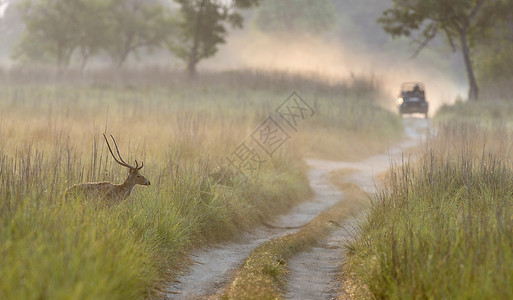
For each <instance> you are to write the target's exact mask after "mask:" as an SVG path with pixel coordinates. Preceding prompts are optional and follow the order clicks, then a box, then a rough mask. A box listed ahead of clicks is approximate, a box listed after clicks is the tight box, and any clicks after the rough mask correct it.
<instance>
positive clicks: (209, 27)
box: [171, 0, 259, 77]
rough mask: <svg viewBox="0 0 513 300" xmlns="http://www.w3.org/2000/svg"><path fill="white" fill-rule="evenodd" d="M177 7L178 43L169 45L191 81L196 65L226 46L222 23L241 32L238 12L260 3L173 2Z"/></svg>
mask: <svg viewBox="0 0 513 300" xmlns="http://www.w3.org/2000/svg"><path fill="white" fill-rule="evenodd" d="M175 2H177V3H178V4H180V7H181V8H180V12H181V18H180V21H179V23H178V28H179V31H180V34H179V41H178V42H176V43H172V44H171V50H172V51H173V52H174V53H175V55H176V56H178V57H179V58H180V59H182V60H184V61H185V62H186V64H187V71H188V74H189V76H190V77H194V76H195V75H196V65H197V64H198V63H199V62H200V61H201V60H202V59H205V58H208V57H211V56H212V55H214V54H215V53H216V52H217V47H218V45H219V44H222V43H224V42H225V40H224V38H225V36H226V34H227V32H226V28H225V23H226V22H228V23H229V24H231V25H232V26H233V27H234V28H242V24H243V18H242V15H241V14H240V13H239V12H238V11H237V9H241V8H250V7H252V6H254V5H257V4H258V2H259V0H234V1H224V2H223V1H216V0H175Z"/></svg>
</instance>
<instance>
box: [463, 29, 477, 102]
mask: <svg viewBox="0 0 513 300" xmlns="http://www.w3.org/2000/svg"><path fill="white" fill-rule="evenodd" d="M460 39H461V51H462V52H463V60H464V62H465V69H466V70H467V78H468V84H469V90H468V100H470V101H477V99H478V94H479V89H478V87H477V82H476V77H475V75H474V69H473V68H472V61H471V60H470V48H469V46H468V41H467V30H462V31H460Z"/></svg>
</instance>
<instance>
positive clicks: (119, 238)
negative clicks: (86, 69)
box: [0, 70, 402, 299]
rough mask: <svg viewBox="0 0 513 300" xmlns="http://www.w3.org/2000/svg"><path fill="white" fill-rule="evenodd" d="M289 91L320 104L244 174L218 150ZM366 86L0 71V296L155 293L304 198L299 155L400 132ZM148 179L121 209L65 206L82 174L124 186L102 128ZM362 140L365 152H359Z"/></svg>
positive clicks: (374, 142)
mask: <svg viewBox="0 0 513 300" xmlns="http://www.w3.org/2000/svg"><path fill="white" fill-rule="evenodd" d="M293 90H296V91H297V92H299V93H300V94H301V95H302V97H303V98H304V99H305V100H307V101H309V102H310V103H311V105H312V107H313V108H314V109H315V111H316V113H315V117H313V118H311V119H307V120H304V122H303V123H302V124H301V126H300V127H299V128H298V132H297V133H294V134H293V135H292V137H291V139H290V140H289V141H288V142H287V143H285V144H284V145H283V146H282V147H281V148H280V149H279V150H278V151H277V152H276V153H274V154H273V156H272V157H270V158H268V159H267V161H266V163H264V164H262V166H261V168H260V172H259V173H258V175H257V176H256V177H254V178H252V180H250V181H246V180H243V178H241V177H240V176H237V174H235V173H234V172H233V170H231V169H230V168H227V167H226V157H227V156H228V155H229V154H230V153H232V152H233V151H234V150H235V149H236V147H237V146H238V145H240V143H241V142H243V141H245V140H247V139H248V137H249V136H250V134H251V133H252V132H253V131H254V130H255V129H256V128H257V127H258V126H259V125H260V124H261V123H262V122H263V121H264V120H265V119H266V118H267V117H268V116H269V115H270V114H271V112H272V111H273V110H274V109H275V108H276V107H278V106H279V105H280V104H281V103H282V102H283V101H284V100H285V99H287V97H288V96H289V95H290V93H291V92H292V91H293ZM379 95H380V91H379V89H378V87H377V86H376V85H375V83H373V82H368V81H365V80H359V81H356V80H355V81H353V82H349V83H339V84H334V83H330V84H328V83H326V82H325V81H322V80H317V79H315V78H314V77H313V76H312V77H308V76H306V77H305V76H299V75H294V74H285V73H275V72H267V73H265V72H264V73H263V72H256V71H243V72H224V73H215V74H214V73H212V74H205V75H204V76H203V77H202V79H201V80H199V81H198V82H196V83H193V84H190V83H187V82H186V81H184V80H183V78H181V77H180V76H178V75H176V74H172V73H165V72H163V71H162V72H160V71H158V70H149V71H148V70H134V71H131V72H125V73H115V74H113V73H110V72H108V71H102V72H97V73H90V74H86V75H82V74H74V73H72V72H70V73H69V74H60V75H59V76H50V75H48V74H47V75H46V76H45V74H44V72H41V73H38V72H35V71H31V72H28V71H24V70H15V71H12V72H11V73H9V72H4V73H2V74H1V76H0V183H1V185H0V253H1V255H2V263H1V264H0V274H2V276H1V279H0V298H1V299H40V298H47V299H69V298H72V299H134V298H135V299H136V298H145V297H152V296H156V295H158V294H159V292H160V290H161V289H162V288H163V286H164V282H165V280H166V279H170V278H172V276H173V274H175V272H176V270H178V269H180V268H182V267H183V266H184V265H186V264H187V263H188V262H187V258H186V257H187V255H186V254H187V251H188V250H190V249H191V248H192V247H197V246H199V245H204V244H205V243H213V242H217V241H221V240H226V239H230V238H233V237H234V236H236V235H237V233H240V232H241V231H242V230H245V229H248V228H250V227H251V226H254V225H256V224H259V223H260V222H261V221H262V220H265V219H269V218H272V217H273V216H275V215H276V214H279V213H284V212H286V211H287V210H288V209H290V208H291V207H292V206H293V205H294V204H296V203H298V202H300V201H304V200H305V199H307V198H308V197H309V196H310V193H311V192H310V190H309V188H308V184H307V178H306V175H305V173H306V172H305V171H306V166H305V164H304V162H303V160H302V159H303V157H305V156H317V157H328V158H347V159H357V158H361V157H363V156H365V155H367V154H368V153H373V152H376V151H378V150H381V149H383V146H384V145H385V144H386V143H388V142H391V141H393V140H396V139H399V138H400V137H401V134H402V128H401V126H402V125H401V122H400V120H399V119H398V118H397V116H395V114H393V113H390V112H387V111H385V110H383V109H381V108H379V106H378V105H377V104H376V102H375V99H376V98H378V97H379ZM103 132H107V133H112V134H113V135H114V136H115V137H116V138H117V141H118V144H119V146H120V151H121V153H122V155H123V156H124V158H125V160H127V161H128V162H130V163H132V162H133V161H134V160H135V159H137V160H138V161H144V168H143V169H142V170H141V173H142V174H143V175H145V176H146V177H147V178H148V179H149V180H150V181H151V182H152V185H151V186H149V187H147V188H143V187H136V188H135V190H134V193H133V194H132V196H131V197H130V198H129V199H128V200H127V201H125V202H123V203H121V204H120V205H116V206H111V207H98V206H97V205H95V204H94V203H91V202H83V201H70V202H65V201H64V200H63V193H64V191H65V189H66V188H68V187H69V186H71V185H73V184H75V183H78V182H82V181H102V180H109V181H112V182H117V183H119V182H122V181H123V180H124V178H125V176H126V169H124V168H122V167H120V166H119V165H117V164H116V163H114V162H113V160H112V158H111V157H110V155H109V154H108V152H107V150H106V147H105V145H104V142H103V140H102V137H101V133H103ZM358 147H365V151H362V150H361V149H360V150H359V149H358Z"/></svg>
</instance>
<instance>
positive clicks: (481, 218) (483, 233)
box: [345, 122, 513, 299]
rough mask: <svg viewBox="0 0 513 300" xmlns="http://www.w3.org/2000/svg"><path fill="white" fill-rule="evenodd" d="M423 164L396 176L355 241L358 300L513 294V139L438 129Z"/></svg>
mask: <svg viewBox="0 0 513 300" xmlns="http://www.w3.org/2000/svg"><path fill="white" fill-rule="evenodd" d="M438 130H439V132H438V134H437V136H436V137H433V138H432V139H431V142H430V143H429V144H427V145H426V147H425V148H424V155H423V158H422V159H421V160H420V162H419V163H418V164H415V165H405V166H403V167H400V168H398V169H395V170H393V171H392V176H391V180H390V183H389V185H388V187H387V189H386V190H384V191H382V192H381V193H380V194H379V195H378V196H377V197H376V198H375V199H374V200H373V203H372V208H371V209H370V212H369V214H368V218H367V219H366V220H365V221H363V222H361V223H360V224H359V226H358V236H357V237H356V238H355V240H354V241H353V242H351V243H350V245H348V249H349V255H348V260H347V264H346V266H347V270H346V276H345V278H346V280H347V282H346V283H345V284H346V287H347V290H348V292H349V293H350V294H351V295H352V296H354V297H355V298H362V299H365V298H377V299H384V298H386V299H414V298H415V299H419V298H426V299H511V298H512V297H513V288H512V284H511V283H512V282H513V276H512V275H511V274H512V273H511V268H512V266H513V235H512V234H511V233H512V230H513V219H512V218H511V215H512V213H513V201H512V198H511V195H513V164H512V154H513V139H512V137H513V136H512V135H513V133H512V132H511V131H510V130H508V129H507V128H506V127H505V126H504V125H490V124H488V125H487V126H483V125H478V124H473V125H472V124H471V123H468V122H464V123H452V124H445V125H441V126H440V127H439V129H438Z"/></svg>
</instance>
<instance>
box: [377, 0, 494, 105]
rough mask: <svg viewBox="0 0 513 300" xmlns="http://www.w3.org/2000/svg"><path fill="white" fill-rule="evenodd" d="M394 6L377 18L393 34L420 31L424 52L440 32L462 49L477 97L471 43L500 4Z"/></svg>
mask: <svg viewBox="0 0 513 300" xmlns="http://www.w3.org/2000/svg"><path fill="white" fill-rule="evenodd" d="M393 2H394V7H393V8H390V9H387V10H385V11H384V12H383V16H382V17H381V18H380V19H379V20H378V21H379V22H380V23H381V24H382V25H383V28H384V29H385V31H386V32H388V33H390V34H391V35H392V36H401V35H405V36H410V35H412V34H414V33H415V32H420V33H419V37H420V41H419V42H420V46H419V48H418V49H417V51H416V53H415V54H414V56H415V55H416V54H417V53H418V52H419V51H421V50H422V49H423V48H424V47H425V46H426V45H427V44H428V43H429V42H430V41H431V40H432V39H433V38H435V36H437V34H438V33H439V32H442V33H443V34H445V36H446V38H447V41H448V43H449V44H450V45H451V46H452V47H453V49H455V48H456V45H459V47H460V48H461V51H462V54H463V58H464V62H465V67H466V72H467V78H468V82H469V99H471V100H477V97H478V86H477V82H476V79H475V75H474V69H473V66H472V61H471V53H470V51H471V48H472V46H473V45H472V42H473V40H474V39H476V38H477V37H479V36H482V35H483V34H484V33H485V32H486V30H487V29H488V28H490V27H491V26H492V24H493V20H494V17H495V15H496V14H497V10H498V9H497V7H496V5H495V2H494V1H491V0H458V1H450V2H448V1H445V0H429V1H410V0H394V1H393Z"/></svg>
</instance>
